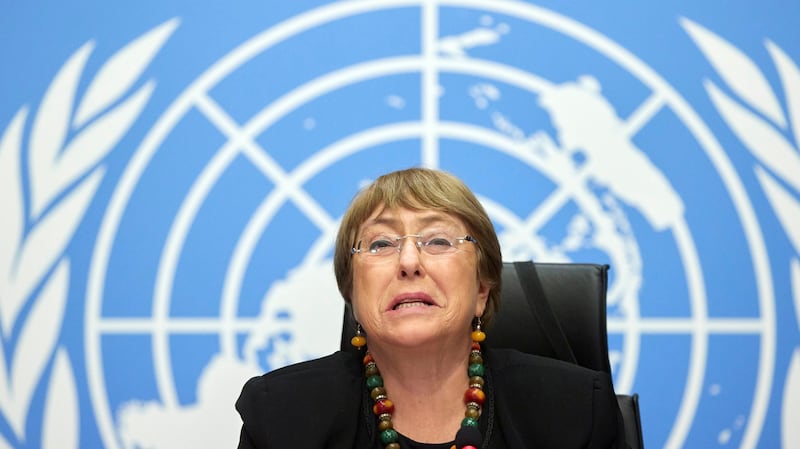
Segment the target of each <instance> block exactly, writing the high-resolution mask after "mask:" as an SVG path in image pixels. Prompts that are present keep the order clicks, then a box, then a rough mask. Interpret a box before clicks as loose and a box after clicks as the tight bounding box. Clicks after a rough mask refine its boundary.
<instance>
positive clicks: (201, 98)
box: [196, 95, 334, 229]
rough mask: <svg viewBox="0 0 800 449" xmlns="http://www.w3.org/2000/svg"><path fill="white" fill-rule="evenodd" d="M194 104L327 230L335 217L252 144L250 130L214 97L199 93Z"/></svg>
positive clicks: (312, 218)
mask: <svg viewBox="0 0 800 449" xmlns="http://www.w3.org/2000/svg"><path fill="white" fill-rule="evenodd" d="M196 104H197V108H198V110H199V111H200V112H201V113H202V114H204V115H205V116H206V117H207V118H208V120H209V121H210V122H211V123H212V124H213V125H214V126H216V127H217V129H219V131H220V132H221V133H223V134H224V135H225V136H227V137H228V139H229V140H230V141H231V142H232V143H233V144H234V145H237V146H238V147H239V148H240V149H241V151H242V154H243V155H244V156H245V157H247V158H248V159H249V160H250V162H252V163H253V165H254V166H255V167H256V168H257V169H258V170H259V171H261V172H262V173H263V174H264V175H265V176H266V177H267V178H268V179H270V180H271V181H272V182H274V183H275V184H276V186H278V188H280V189H283V190H286V191H287V193H288V194H289V197H291V198H292V200H293V201H294V202H295V203H296V204H297V206H298V207H299V208H300V209H301V210H302V211H303V212H305V214H306V216H307V217H309V218H310V219H311V220H312V221H314V223H315V224H316V225H317V226H318V227H319V228H320V229H328V228H329V227H330V226H331V224H332V223H333V222H334V220H333V219H332V218H331V217H330V216H329V215H328V214H327V213H326V212H325V209H323V208H322V207H320V205H319V204H318V203H317V202H316V201H314V199H313V198H312V197H311V196H310V195H308V193H306V192H305V191H304V190H303V189H301V188H299V187H298V186H296V185H295V183H294V180H293V179H292V177H290V176H289V175H287V173H286V171H284V170H283V168H281V167H280V165H279V164H278V163H277V162H275V160H274V159H272V158H271V157H270V156H269V153H268V152H267V151H266V150H264V149H263V148H261V147H260V146H259V145H258V144H257V143H255V141H254V140H253V139H252V136H251V135H250V133H249V132H247V131H243V130H242V128H241V127H239V126H238V124H237V123H236V122H235V121H234V120H233V119H232V118H231V117H230V116H229V115H228V114H227V113H226V112H225V111H224V110H223V109H222V108H221V107H220V106H219V105H218V104H217V103H216V102H215V101H214V100H213V99H211V98H210V97H208V96H207V95H198V96H197V99H196Z"/></svg>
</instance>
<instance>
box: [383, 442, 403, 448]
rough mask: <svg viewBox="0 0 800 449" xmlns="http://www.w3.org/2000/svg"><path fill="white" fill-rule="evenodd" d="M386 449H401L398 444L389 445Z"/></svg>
mask: <svg viewBox="0 0 800 449" xmlns="http://www.w3.org/2000/svg"><path fill="white" fill-rule="evenodd" d="M386 449H400V444H398V443H389V444H387V445H386Z"/></svg>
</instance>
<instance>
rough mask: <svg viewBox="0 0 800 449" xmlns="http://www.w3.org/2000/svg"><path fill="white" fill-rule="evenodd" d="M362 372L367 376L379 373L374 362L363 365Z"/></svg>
mask: <svg viewBox="0 0 800 449" xmlns="http://www.w3.org/2000/svg"><path fill="white" fill-rule="evenodd" d="M364 374H366V375H367V377H372V376H377V375H378V374H380V371H378V365H376V364H375V362H370V363H367V366H366V367H364Z"/></svg>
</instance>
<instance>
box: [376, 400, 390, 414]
mask: <svg viewBox="0 0 800 449" xmlns="http://www.w3.org/2000/svg"><path fill="white" fill-rule="evenodd" d="M372 412H373V413H375V414H376V415H378V416H380V415H383V414H389V415H391V414H392V413H394V403H393V402H392V401H391V400H389V399H378V400H377V401H375V405H373V406H372Z"/></svg>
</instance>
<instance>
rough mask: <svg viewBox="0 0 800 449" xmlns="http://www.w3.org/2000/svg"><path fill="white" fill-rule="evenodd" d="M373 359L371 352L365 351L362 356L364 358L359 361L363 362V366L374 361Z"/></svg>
mask: <svg viewBox="0 0 800 449" xmlns="http://www.w3.org/2000/svg"><path fill="white" fill-rule="evenodd" d="M374 361H375V360H374V359H373V358H372V354H370V353H369V352H368V353H367V354H366V355H365V356H364V359H363V360H362V361H361V363H363V364H364V366H367V364H368V363H370V362H374Z"/></svg>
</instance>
